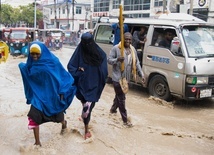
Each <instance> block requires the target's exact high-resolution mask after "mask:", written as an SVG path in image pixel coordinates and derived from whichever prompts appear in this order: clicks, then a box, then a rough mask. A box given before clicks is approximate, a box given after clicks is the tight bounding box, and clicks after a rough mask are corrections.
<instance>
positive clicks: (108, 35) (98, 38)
mask: <svg viewBox="0 0 214 155" xmlns="http://www.w3.org/2000/svg"><path fill="white" fill-rule="evenodd" d="M112 30H113V29H112V27H111V24H110V23H99V24H97V25H96V26H95V31H94V41H95V42H96V43H97V44H98V45H99V46H100V47H101V48H102V49H103V50H104V51H105V53H106V55H107V56H108V55H109V53H110V50H111V49H112V47H113V39H114V34H113V32H112ZM108 74H109V75H108V76H109V77H111V76H112V66H111V65H109V64H108Z"/></svg>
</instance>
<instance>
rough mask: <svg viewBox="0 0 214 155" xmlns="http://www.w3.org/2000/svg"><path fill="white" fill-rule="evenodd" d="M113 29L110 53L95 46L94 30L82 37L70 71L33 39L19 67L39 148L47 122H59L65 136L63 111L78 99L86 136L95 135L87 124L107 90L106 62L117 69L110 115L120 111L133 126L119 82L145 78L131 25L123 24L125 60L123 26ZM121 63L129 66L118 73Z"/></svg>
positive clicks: (113, 78) (138, 34)
mask: <svg viewBox="0 0 214 155" xmlns="http://www.w3.org/2000/svg"><path fill="white" fill-rule="evenodd" d="M112 26H113V28H115V34H116V39H115V42H114V46H113V47H112V50H111V51H110V54H109V55H106V54H105V52H104V51H103V50H102V49H101V48H100V47H99V46H98V45H97V44H96V43H95V41H94V39H93V35H92V34H91V33H90V32H86V33H83V34H82V35H81V41H80V43H79V44H78V46H77V47H76V49H75V51H74V53H73V54H72V56H71V58H70V60H69V62H68V64H67V70H66V69H65V68H64V67H63V66H62V64H61V63H60V61H59V59H58V58H57V57H56V56H55V55H54V54H53V53H52V52H51V51H50V50H49V49H48V48H47V47H46V46H45V45H44V44H43V43H42V42H39V41H34V42H32V43H31V44H30V54H29V55H28V58H27V61H26V63H20V64H19V69H20V72H21V75H22V79H23V85H24V91H25V97H26V103H27V104H30V105H31V106H30V110H29V112H28V115H27V116H28V128H29V129H33V133H34V137H35V145H39V146H41V142H40V138H39V126H40V125H41V124H43V123H46V122H56V123H61V124H62V126H61V134H64V133H65V131H66V129H67V121H66V120H65V118H64V113H65V111H66V109H67V108H68V107H69V106H70V105H71V103H72V101H73V99H74V96H76V98H77V99H78V100H79V101H80V102H81V104H82V112H81V117H82V120H83V123H84V129H85V130H84V138H85V139H88V138H90V137H91V136H92V134H91V132H90V131H89V128H88V125H89V122H90V119H91V113H92V110H93V108H94V107H95V105H96V103H97V102H98V101H99V99H100V97H101V94H102V91H103V89H104V87H105V83H106V78H107V76H108V70H107V64H110V65H112V67H113V73H112V80H113V87H114V91H115V98H114V100H113V105H112V106H111V108H110V113H116V112H117V108H118V109H119V112H120V114H121V117H122V121H123V124H124V126H126V127H132V123H131V122H130V120H128V117H127V110H126V106H125V101H126V94H125V93H124V92H123V91H122V89H121V86H120V84H119V80H120V78H121V77H122V76H125V77H126V79H127V80H128V81H130V79H131V76H135V77H136V74H138V75H139V76H140V77H141V78H142V83H144V81H145V79H144V74H143V72H142V68H141V65H140V62H139V59H138V56H137V51H136V49H135V48H134V47H133V46H132V45H131V43H132V39H133V38H132V34H131V33H129V32H128V27H126V26H125V25H124V30H125V33H124V56H122V55H121V52H120V49H121V42H120V38H119V36H120V25H118V23H117V24H115V25H112ZM140 34H141V32H139V33H137V34H136V35H137V36H140ZM144 35H145V34H144ZM117 37H118V38H117ZM145 41H146V40H145V38H144V40H143V41H138V42H139V43H140V44H142V45H143V44H144V43H143V42H145ZM141 47H142V46H141ZM122 63H124V66H125V71H124V72H121V70H120V66H121V64H122Z"/></svg>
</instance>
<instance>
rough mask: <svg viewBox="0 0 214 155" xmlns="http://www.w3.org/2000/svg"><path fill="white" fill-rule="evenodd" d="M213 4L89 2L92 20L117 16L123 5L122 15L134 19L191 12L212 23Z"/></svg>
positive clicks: (185, 0)
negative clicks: (169, 13)
mask: <svg viewBox="0 0 214 155" xmlns="http://www.w3.org/2000/svg"><path fill="white" fill-rule="evenodd" d="M191 1H192V2H193V3H191ZM213 3H214V1H213V0H136V1H131V0H105V1H103V0H91V10H92V12H93V13H92V18H93V20H95V19H97V18H98V17H100V16H109V17H110V18H111V17H115V16H118V15H119V10H118V8H119V5H120V4H123V10H124V11H123V14H125V15H126V16H127V17H134V18H142V17H152V16H155V15H156V13H157V12H163V11H167V12H180V13H188V14H190V13H191V10H192V14H193V15H194V16H196V17H198V18H201V19H203V20H205V21H208V22H213V20H214V4H213ZM191 4H192V5H191Z"/></svg>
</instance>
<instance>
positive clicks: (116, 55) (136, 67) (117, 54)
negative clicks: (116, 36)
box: [108, 32, 145, 127]
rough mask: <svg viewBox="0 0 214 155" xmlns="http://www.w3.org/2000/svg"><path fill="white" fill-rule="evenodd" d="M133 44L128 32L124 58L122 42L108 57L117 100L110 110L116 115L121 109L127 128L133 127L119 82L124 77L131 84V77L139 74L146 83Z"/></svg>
mask: <svg viewBox="0 0 214 155" xmlns="http://www.w3.org/2000/svg"><path fill="white" fill-rule="evenodd" d="M131 42H132V35H131V33H129V32H126V33H125V34H124V56H122V55H121V42H120V43H119V44H117V45H115V46H114V47H113V48H112V49H111V51H110V54H109V56H108V63H109V64H110V65H112V67H113V68H112V81H113V86H114V91H115V98H114V100H113V105H112V107H111V109H110V113H116V112H117V108H119V111H120V114H121V116H122V120H123V124H124V125H125V126H127V127H132V123H131V122H130V121H128V119H127V110H126V106H125V100H126V95H125V93H124V92H123V90H122V89H121V85H120V83H119V81H120V79H121V78H122V77H125V78H126V80H127V81H128V82H130V79H131V76H133V77H136V74H137V73H138V74H139V76H140V77H142V82H143V83H144V81H145V79H144V74H143V72H142V68H141V66H140V63H139V60H138V57H137V52H136V50H135V48H134V47H133V46H132V45H131ZM122 62H124V68H125V69H124V71H123V72H121V63H122ZM134 79H135V78H134ZM135 80H136V79H135Z"/></svg>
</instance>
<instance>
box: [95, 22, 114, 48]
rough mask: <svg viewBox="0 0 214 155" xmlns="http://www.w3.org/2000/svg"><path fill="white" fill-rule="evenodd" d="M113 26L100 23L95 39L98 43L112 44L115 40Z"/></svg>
mask: <svg viewBox="0 0 214 155" xmlns="http://www.w3.org/2000/svg"><path fill="white" fill-rule="evenodd" d="M113 36H114V35H113V34H112V28H111V26H110V25H100V26H99V27H98V29H97V34H96V36H95V41H96V42H97V43H106V44H112V43H113V42H112V41H113Z"/></svg>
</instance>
